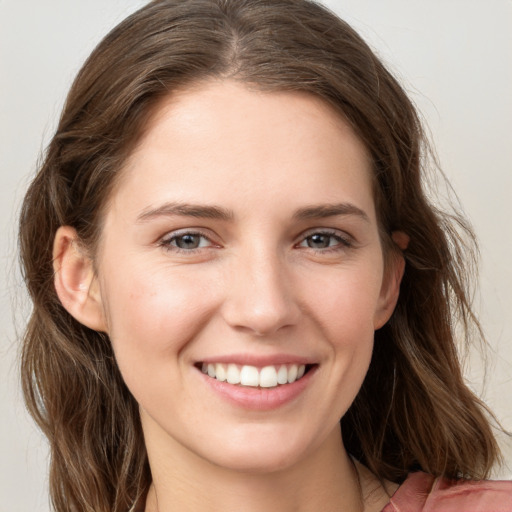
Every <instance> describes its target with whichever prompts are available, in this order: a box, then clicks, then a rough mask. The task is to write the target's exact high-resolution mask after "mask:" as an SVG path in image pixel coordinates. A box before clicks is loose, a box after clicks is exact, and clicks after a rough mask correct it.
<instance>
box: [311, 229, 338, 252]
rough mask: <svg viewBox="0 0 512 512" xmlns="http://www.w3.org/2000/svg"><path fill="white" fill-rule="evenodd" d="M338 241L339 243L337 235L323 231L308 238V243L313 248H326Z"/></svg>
mask: <svg viewBox="0 0 512 512" xmlns="http://www.w3.org/2000/svg"><path fill="white" fill-rule="evenodd" d="M333 242H334V243H333ZM336 243H338V241H337V240H336V237H334V236H333V235H328V234H323V233H316V234H314V235H311V236H308V237H307V238H306V245H307V246H308V247H311V248H312V249H325V248H327V247H330V246H331V245H335V244H336Z"/></svg>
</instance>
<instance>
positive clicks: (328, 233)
mask: <svg viewBox="0 0 512 512" xmlns="http://www.w3.org/2000/svg"><path fill="white" fill-rule="evenodd" d="M314 236H324V237H329V238H330V239H331V240H332V239H334V240H336V242H337V243H336V244H335V245H332V246H331V245H328V246H327V247H323V248H316V247H307V246H304V245H302V244H304V243H307V241H308V239H311V238H312V237H314ZM353 245H354V241H353V239H352V238H351V237H350V236H349V235H347V234H344V235H342V234H341V233H340V232H339V231H337V230H329V229H322V230H314V231H309V232H307V233H306V234H305V235H303V236H302V238H301V241H300V242H299V243H298V244H296V247H299V248H304V249H310V250H313V251H315V252H316V253H321V254H325V253H331V252H338V251H344V250H346V249H350V248H351V247H353Z"/></svg>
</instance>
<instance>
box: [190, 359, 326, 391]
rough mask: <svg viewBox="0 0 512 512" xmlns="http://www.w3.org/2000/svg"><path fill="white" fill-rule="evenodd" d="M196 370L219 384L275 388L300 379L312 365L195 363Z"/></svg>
mask: <svg viewBox="0 0 512 512" xmlns="http://www.w3.org/2000/svg"><path fill="white" fill-rule="evenodd" d="M195 366H196V368H198V369H199V370H200V371H201V372H202V373H204V374H205V375H208V377H210V378H212V379H215V380H217V381H219V382H227V383H228V384H232V385H236V386H240V387H250V388H277V387H280V386H285V385H287V384H293V383H294V382H296V381H298V380H300V379H302V378H303V377H304V376H305V375H306V374H307V373H308V372H309V371H311V369H312V368H313V367H315V366H317V365H313V364H279V365H267V366H263V367H261V368H260V367H257V366H251V365H239V364H234V363H227V364H226V363H204V362H200V363H197V364H196V365H195Z"/></svg>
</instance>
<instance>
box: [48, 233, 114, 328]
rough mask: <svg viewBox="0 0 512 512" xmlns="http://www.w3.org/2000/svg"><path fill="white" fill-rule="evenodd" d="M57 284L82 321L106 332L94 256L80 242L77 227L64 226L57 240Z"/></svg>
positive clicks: (68, 307) (63, 300) (61, 297)
mask: <svg viewBox="0 0 512 512" xmlns="http://www.w3.org/2000/svg"><path fill="white" fill-rule="evenodd" d="M53 269H54V284H55V290H56V291H57V296H58V297H59V300H60V301H61V303H62V305H63V306H64V308H65V309H66V310H67V311H68V313H69V314H70V315H72V316H73V317H74V318H75V319H76V320H78V321H79V322H80V323H81V324H83V325H85V326H86V327H89V328H90V329H94V330H96V331H103V332H106V323H105V318H104V312H103V305H102V302H101V293H100V289H99V284H98V280H97V278H96V275H95V272H94V268H93V264H92V260H91V259H90V258H89V256H88V255H87V254H86V253H85V251H84V250H83V249H82V248H81V247H80V245H79V239H78V235H77V233H76V230H75V229H74V228H72V227H71V226H61V227H60V228H59V229H58V230H57V233H56V234H55V240H54V243H53Z"/></svg>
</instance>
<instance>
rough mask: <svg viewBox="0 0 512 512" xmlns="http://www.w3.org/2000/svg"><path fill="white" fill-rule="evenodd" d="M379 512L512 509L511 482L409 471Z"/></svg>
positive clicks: (503, 511)
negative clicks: (451, 478)
mask: <svg viewBox="0 0 512 512" xmlns="http://www.w3.org/2000/svg"><path fill="white" fill-rule="evenodd" d="M382 512H512V482H508V481H493V480H481V481H473V480H449V479H446V478H435V477H433V476H431V475H428V474H426V473H422V472H418V473H412V474H410V475H409V476H408V477H407V479H406V480H405V482H404V483H403V484H402V485H401V486H400V487H399V488H398V490H397V491H396V492H395V494H394V495H393V496H392V497H391V500H390V502H389V504H388V505H386V507H384V509H383V511H382Z"/></svg>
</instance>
